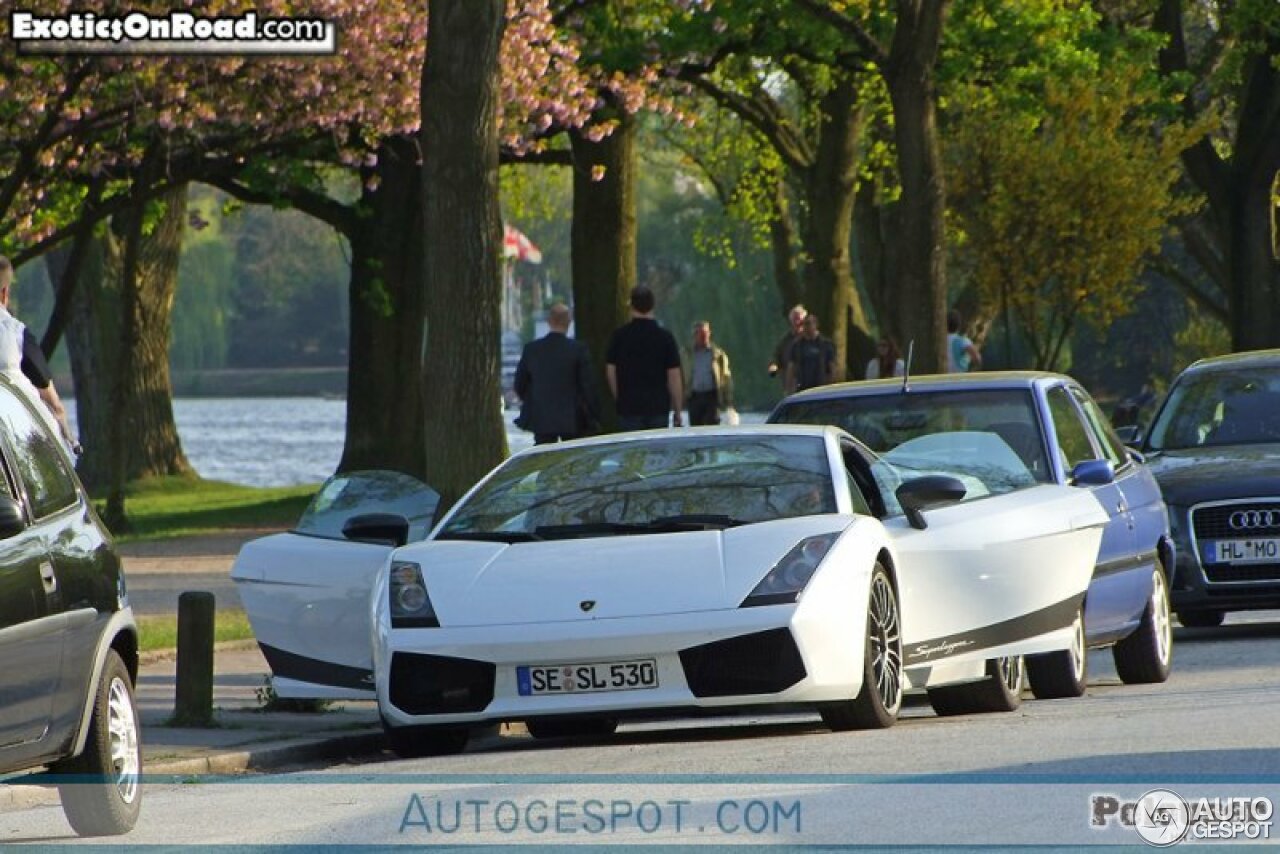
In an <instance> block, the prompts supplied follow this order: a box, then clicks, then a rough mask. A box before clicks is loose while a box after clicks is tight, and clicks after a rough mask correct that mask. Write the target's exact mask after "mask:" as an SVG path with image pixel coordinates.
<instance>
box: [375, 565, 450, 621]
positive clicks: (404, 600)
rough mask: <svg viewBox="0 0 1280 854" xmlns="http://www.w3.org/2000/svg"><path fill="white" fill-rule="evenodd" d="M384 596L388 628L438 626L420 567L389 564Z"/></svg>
mask: <svg viewBox="0 0 1280 854" xmlns="http://www.w3.org/2000/svg"><path fill="white" fill-rule="evenodd" d="M387 596H388V598H389V599H390V605H391V628H393V629H430V628H436V627H438V626H439V625H440V621H439V620H438V619H437V618H436V609H435V608H434V607H432V605H431V597H430V596H429V595H428V594H427V585H426V583H425V582H423V580H422V567H420V566H418V565H417V564H416V563H409V562H408V561H399V560H396V561H392V562H391V578H390V583H389V584H388V585H387Z"/></svg>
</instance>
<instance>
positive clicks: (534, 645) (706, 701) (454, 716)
mask: <svg viewBox="0 0 1280 854" xmlns="http://www.w3.org/2000/svg"><path fill="white" fill-rule="evenodd" d="M380 633H381V635H382V637H381V640H382V643H379V644H378V655H377V660H376V662H375V666H376V667H377V673H378V678H377V685H378V705H379V708H380V710H381V712H382V715H383V717H384V718H386V719H387V721H388V722H389V723H391V724H393V725H400V726H410V725H415V724H429V723H430V724H436V723H440V724H450V723H483V722H487V721H499V720H510V719H517V720H519V719H525V718H528V717H540V716H544V715H556V714H574V715H581V714H597V713H609V712H617V713H626V712H648V711H658V710H663V709H687V708H699V707H701V708H715V707H729V706H744V705H757V704H763V703H770V704H771V703H778V704H793V703H801V704H807V703H816V702H822V701H827V700H847V699H851V698H852V697H854V696H855V695H856V694H857V692H858V688H859V686H860V684H861V680H862V660H863V643H864V638H863V633H864V627H863V626H862V625H861V621H858V620H842V621H832V620H830V619H816V618H810V617H807V616H806V615H805V612H804V609H802V608H800V607H799V606H797V605H794V604H789V605H774V606H768V607H758V608H740V609H734V610H726V611H710V612H698V613H690V614H675V615H664V616H658V617H626V618H617V619H606V620H581V621H575V622H563V623H547V624H533V625H518V626H477V627H465V628H435V629H395V630H389V629H386V628H385V627H383V628H380ZM637 659H653V660H654V661H655V662H656V671H657V677H658V678H657V686H656V687H652V688H641V689H635V690H619V691H602V692H598V693H563V694H544V695H537V696H527V695H521V694H520V693H519V687H518V680H517V668H518V667H519V666H521V665H561V666H570V665H575V664H589V663H597V662H612V661H628V660H637Z"/></svg>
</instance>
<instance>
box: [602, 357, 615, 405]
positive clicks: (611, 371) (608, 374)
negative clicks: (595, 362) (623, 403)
mask: <svg viewBox="0 0 1280 854" xmlns="http://www.w3.org/2000/svg"><path fill="white" fill-rule="evenodd" d="M604 378H605V380H606V381H607V382H608V383H609V394H611V395H613V399H614V400H617V399H618V366H617V365H615V364H613V362H609V363H608V364H607V365H605V366H604Z"/></svg>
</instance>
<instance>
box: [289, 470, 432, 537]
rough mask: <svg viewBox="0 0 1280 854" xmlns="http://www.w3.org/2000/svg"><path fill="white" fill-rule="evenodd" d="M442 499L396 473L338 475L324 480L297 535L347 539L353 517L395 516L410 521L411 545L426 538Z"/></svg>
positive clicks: (369, 472)
mask: <svg viewBox="0 0 1280 854" xmlns="http://www.w3.org/2000/svg"><path fill="white" fill-rule="evenodd" d="M439 500H440V496H439V495H437V494H436V492H435V490H433V489H431V487H429V486H426V485H425V484H423V483H422V482H421V481H419V480H418V479H416V478H413V477H410V476H409V475H407V474H402V473H401V472H395V471H359V472H347V473H345V474H337V475H334V476H333V477H331V478H329V479H328V480H327V481H325V484H324V486H322V487H320V491H319V492H317V493H316V495H315V498H312V499H311V503H310V504H309V505H307V509H306V511H305V512H304V513H303V514H302V518H301V519H299V520H298V524H297V527H295V528H294V529H293V530H294V533H298V534H307V535H308V536H312V537H326V538H329V539H333V540H341V539H345V538H344V537H343V536H342V526H343V525H345V524H346V522H347V520H348V519H350V518H351V517H352V516H361V515H364V514H365V513H394V514H396V515H398V516H403V517H404V518H406V519H408V520H409V542H411V543H412V542H416V541H418V540H422V539H425V538H426V536H427V533H428V532H429V531H430V530H431V520H432V519H433V518H434V516H435V512H436V504H437V503H438V502H439Z"/></svg>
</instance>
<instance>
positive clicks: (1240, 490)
mask: <svg viewBox="0 0 1280 854" xmlns="http://www.w3.org/2000/svg"><path fill="white" fill-rule="evenodd" d="M1147 465H1148V467H1149V468H1150V469H1151V472H1152V474H1154V475H1155V477H1156V480H1157V481H1158V482H1159V484H1160V491H1161V492H1162V493H1163V494H1164V500H1165V502H1166V503H1168V504H1178V505H1189V504H1198V503H1200V502H1202V501H1219V500H1223V499H1227V498H1251V497H1253V496H1263V495H1280V444H1274V443H1268V444H1260V445H1223V446H1221V447H1214V448H1192V449H1187V450H1179V451H1161V452H1156V453H1150V454H1148V455H1147Z"/></svg>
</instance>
